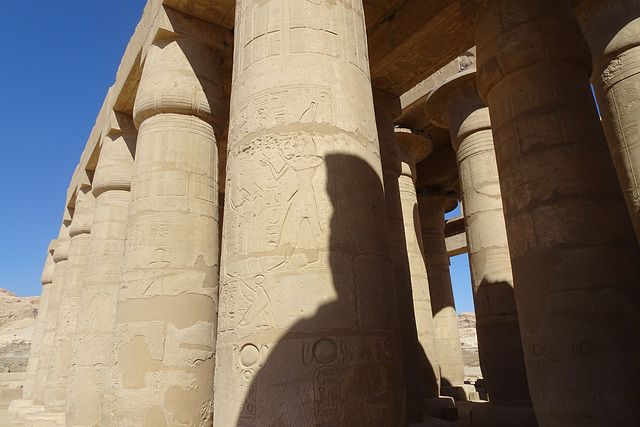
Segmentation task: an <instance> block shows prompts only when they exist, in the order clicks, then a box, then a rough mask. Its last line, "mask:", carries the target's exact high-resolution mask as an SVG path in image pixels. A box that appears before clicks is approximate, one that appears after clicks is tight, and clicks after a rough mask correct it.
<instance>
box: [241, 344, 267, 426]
mask: <svg viewBox="0 0 640 427" xmlns="http://www.w3.org/2000/svg"><path fill="white" fill-rule="evenodd" d="M268 351H269V347H268V346H267V345H264V344H263V345H261V346H260V348H258V346H257V345H255V344H252V343H247V344H244V345H243V346H241V347H239V346H237V345H234V346H233V369H234V371H236V372H239V373H240V376H241V382H242V388H243V389H246V394H245V396H246V397H245V400H244V403H243V405H242V410H241V412H240V416H239V419H238V425H240V426H251V425H253V421H254V420H255V419H256V415H257V396H256V390H257V388H258V385H257V380H258V379H257V377H256V372H257V371H258V370H259V369H260V368H261V367H262V366H263V365H264V363H265V361H266V360H267V353H268Z"/></svg>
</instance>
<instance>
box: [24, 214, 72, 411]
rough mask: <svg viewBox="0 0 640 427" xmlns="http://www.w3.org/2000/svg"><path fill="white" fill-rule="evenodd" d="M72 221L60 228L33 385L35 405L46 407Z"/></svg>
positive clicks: (54, 252)
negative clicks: (46, 393) (47, 384)
mask: <svg viewBox="0 0 640 427" xmlns="http://www.w3.org/2000/svg"><path fill="white" fill-rule="evenodd" d="M70 223H71V222H70V221H64V222H63V223H62V225H61V226H60V232H59V233H58V238H57V239H56V245H55V248H54V250H53V262H54V274H53V283H52V284H51V285H52V288H51V293H50V294H49V298H47V308H46V312H47V315H46V318H45V324H44V331H43V334H42V350H41V354H40V357H39V359H38V367H37V370H36V376H35V380H34V384H33V403H34V404H35V405H44V396H45V387H46V383H47V378H48V376H49V372H50V371H51V370H52V368H53V366H52V363H53V361H54V356H55V355H54V349H55V345H54V342H55V335H56V330H57V327H58V312H59V309H60V299H61V298H62V288H63V283H64V277H65V275H66V271H67V267H68V264H69V261H68V260H69V244H70V238H69V225H70Z"/></svg>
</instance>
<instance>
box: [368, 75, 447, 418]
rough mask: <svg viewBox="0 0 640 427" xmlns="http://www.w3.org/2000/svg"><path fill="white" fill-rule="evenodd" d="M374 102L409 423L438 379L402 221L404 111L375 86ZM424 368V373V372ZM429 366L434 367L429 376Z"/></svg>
mask: <svg viewBox="0 0 640 427" xmlns="http://www.w3.org/2000/svg"><path fill="white" fill-rule="evenodd" d="M373 103H374V109H375V114H376V125H377V126H376V127H377V129H378V140H379V141H380V157H381V162H382V175H383V177H384V178H383V179H384V196H385V205H386V209H387V230H388V233H389V248H390V249H391V263H392V264H393V283H394V285H395V291H396V298H397V300H398V321H399V325H400V331H401V333H402V354H403V359H402V363H403V368H404V379H405V385H406V390H407V407H408V421H409V423H415V422H421V421H423V419H424V398H425V386H426V387H429V388H430V390H429V392H430V393H431V396H429V397H434V396H433V395H434V394H435V397H437V396H438V382H437V381H435V375H434V374H433V368H432V367H430V366H427V365H428V363H425V364H424V365H422V364H421V361H423V360H424V361H425V362H426V358H425V353H424V351H423V350H422V349H421V347H420V342H419V341H418V332H417V328H416V316H415V313H414V307H413V295H412V294H413V292H412V281H411V279H412V277H411V271H410V268H409V258H408V253H407V242H406V239H405V229H404V223H403V214H404V212H403V206H402V202H401V198H400V188H399V185H398V184H399V183H398V178H399V177H400V173H401V171H402V165H401V162H400V156H399V152H398V143H397V141H396V137H395V132H394V123H393V117H395V116H398V115H400V113H402V107H401V106H400V99H399V98H398V97H397V96H394V95H392V94H390V93H387V92H384V91H382V90H380V89H376V88H373ZM423 265H424V263H423ZM425 278H426V272H425ZM431 326H432V328H431V329H432V330H433V319H431ZM423 368H424V372H422V371H423ZM429 369H431V373H430V375H429ZM425 375H426V377H425Z"/></svg>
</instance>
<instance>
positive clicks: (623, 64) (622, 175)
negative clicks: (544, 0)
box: [575, 0, 640, 241]
mask: <svg viewBox="0 0 640 427" xmlns="http://www.w3.org/2000/svg"><path fill="white" fill-rule="evenodd" d="M575 10H576V14H577V16H578V21H579V23H580V26H581V27H582V30H583V32H584V34H585V36H586V38H587V41H588V43H589V47H590V48H591V56H592V58H593V66H594V67H593V74H592V75H591V82H592V83H593V89H594V92H595V94H596V99H597V100H598V106H599V108H600V115H601V117H602V127H603V128H604V132H605V135H606V137H607V142H608V144H609V150H610V152H611V156H612V157H613V164H614V166H615V168H616V172H617V173H618V179H619V180H620V185H621V186H622V190H623V194H624V197H625V200H626V202H627V208H628V209H629V213H630V214H631V221H632V223H633V226H634V228H635V231H636V236H637V237H638V241H640V125H639V124H638V123H639V122H640V109H638V104H640V2H639V1H638V0H606V1H602V0H582V1H581V2H580V4H579V5H578V7H577V8H576V9H575Z"/></svg>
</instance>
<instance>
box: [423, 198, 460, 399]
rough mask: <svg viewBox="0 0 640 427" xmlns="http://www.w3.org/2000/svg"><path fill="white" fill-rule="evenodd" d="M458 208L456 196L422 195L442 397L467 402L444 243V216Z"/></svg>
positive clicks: (456, 318)
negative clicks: (446, 396) (450, 397)
mask: <svg viewBox="0 0 640 427" xmlns="http://www.w3.org/2000/svg"><path fill="white" fill-rule="evenodd" d="M456 205H457V201H456V200H455V199H454V198H452V197H448V196H446V195H437V194H428V193H427V194H421V193H420V192H418V212H419V217H420V228H421V234H422V244H423V250H424V262H425V265H426V267H427V274H428V278H429V294H430V296H431V309H432V312H433V323H434V326H435V341H436V349H437V354H438V360H439V362H440V380H441V386H440V390H441V392H440V394H442V395H449V396H453V397H455V398H456V399H462V400H464V399H465V398H466V392H464V363H463V361H462V346H461V344H460V334H459V332H458V317H457V316H456V306H455V302H454V300H453V287H452V285H451V274H450V273H449V257H448V256H447V248H446V246H445V240H444V214H445V212H449V211H451V210H453V209H454V208H455V207H456Z"/></svg>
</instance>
